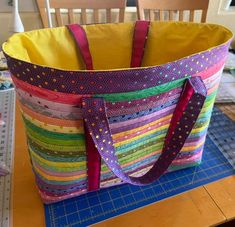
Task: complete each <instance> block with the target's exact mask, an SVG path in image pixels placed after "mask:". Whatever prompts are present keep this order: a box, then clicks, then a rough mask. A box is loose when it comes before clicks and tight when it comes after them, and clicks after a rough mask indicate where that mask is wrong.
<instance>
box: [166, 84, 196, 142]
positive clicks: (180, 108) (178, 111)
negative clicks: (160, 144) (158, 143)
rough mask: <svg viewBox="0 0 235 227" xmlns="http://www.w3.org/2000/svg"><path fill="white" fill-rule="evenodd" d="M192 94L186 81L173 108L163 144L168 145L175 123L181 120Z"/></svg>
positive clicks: (191, 88)
mask: <svg viewBox="0 0 235 227" xmlns="http://www.w3.org/2000/svg"><path fill="white" fill-rule="evenodd" d="M193 94H194V89H193V87H192V85H191V84H190V82H189V81H187V82H186V84H185V86H184V88H183V91H182V94H181V96H180V100H179V102H178V103H177V105H176V107H175V111H174V114H173V117H172V119H171V122H170V128H169V130H168V132H167V136H166V139H165V144H168V143H169V141H170V140H171V138H172V136H173V134H172V133H173V132H174V130H175V128H176V127H177V123H178V122H179V120H180V119H181V117H182V115H183V112H184V110H185V109H186V107H187V105H188V102H189V100H190V99H191V97H192V96H193Z"/></svg>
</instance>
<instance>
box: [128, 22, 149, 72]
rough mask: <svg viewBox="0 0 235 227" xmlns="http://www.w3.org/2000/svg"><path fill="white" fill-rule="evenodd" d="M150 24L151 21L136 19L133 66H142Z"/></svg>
mask: <svg viewBox="0 0 235 227" xmlns="http://www.w3.org/2000/svg"><path fill="white" fill-rule="evenodd" d="M149 25H150V21H136V23H135V29H134V37H133V47H132V57H131V68H134V67H140V66H141V62H142V59H143V55H144V48H145V44H146V38H147V36H148V30H149Z"/></svg>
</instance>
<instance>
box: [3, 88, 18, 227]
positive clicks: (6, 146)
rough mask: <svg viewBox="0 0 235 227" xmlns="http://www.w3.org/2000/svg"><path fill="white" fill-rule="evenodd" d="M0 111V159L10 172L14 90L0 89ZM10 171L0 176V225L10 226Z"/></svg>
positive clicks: (12, 142)
mask: <svg viewBox="0 0 235 227" xmlns="http://www.w3.org/2000/svg"><path fill="white" fill-rule="evenodd" d="M0 112H1V116H2V120H3V121H4V124H3V125H0V161H1V162H4V163H5V164H6V166H7V167H8V168H9V169H10V171H11V172H12V163H13V154H14V131H15V130H14V127H15V91H14V89H13V88H12V89H8V90H0ZM11 178H12V173H11V174H8V175H6V176H2V177H0V227H9V226H10V210H11V206H10V205H11V187H12V186H11Z"/></svg>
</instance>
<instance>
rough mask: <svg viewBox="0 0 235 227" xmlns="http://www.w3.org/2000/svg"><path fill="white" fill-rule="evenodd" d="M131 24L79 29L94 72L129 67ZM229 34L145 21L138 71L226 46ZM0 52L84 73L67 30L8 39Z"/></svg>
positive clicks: (207, 27)
mask: <svg viewBox="0 0 235 227" xmlns="http://www.w3.org/2000/svg"><path fill="white" fill-rule="evenodd" d="M134 25H135V23H133V22H130V23H117V24H96V25H86V26H83V28H84V30H85V32H86V34H87V38H88V42H89V47H90V52H91V55H92V59H93V65H94V69H95V70H110V69H124V68H125V69H126V68H130V61H131V54H132V41H133V32H134ZM232 36H233V35H232V33H231V31H229V30H228V29H227V28H225V27H223V26H220V25H214V24H199V23H187V22H157V21H156V22H151V24H150V28H149V34H148V38H147V42H146V47H145V53H144V57H143V61H142V67H148V66H156V65H161V64H165V63H168V62H171V61H175V60H178V59H181V58H184V57H187V56H190V55H193V54H197V53H199V52H203V51H207V50H209V49H211V48H214V47H216V46H219V45H222V44H224V43H226V42H228V41H229V40H230V39H231V38H232ZM3 51H4V52H5V53H6V54H7V55H9V56H10V57H13V58H15V59H18V60H22V61H26V62H30V63H33V64H36V65H41V66H47V67H50V68H57V69H62V70H76V71H77V70H85V65H84V63H83V60H82V57H81V55H80V53H79V50H78V48H77V46H76V43H75V41H74V39H73V37H72V35H71V34H70V32H69V31H68V29H67V27H59V28H51V29H40V30H34V31H30V32H25V33H18V34H14V35H13V36H12V37H10V38H9V39H8V41H7V42H5V43H4V44H3Z"/></svg>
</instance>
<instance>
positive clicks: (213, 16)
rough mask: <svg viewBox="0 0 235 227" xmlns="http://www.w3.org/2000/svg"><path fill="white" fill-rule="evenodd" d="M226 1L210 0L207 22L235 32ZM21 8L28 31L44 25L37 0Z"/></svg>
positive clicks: (3, 32)
mask: <svg viewBox="0 0 235 227" xmlns="http://www.w3.org/2000/svg"><path fill="white" fill-rule="evenodd" d="M192 1H193V0H192ZM195 1H196V0H195ZM224 1H225V0H210V4H209V9H208V15H207V22H209V23H216V24H221V25H224V26H226V27H228V28H229V29H231V30H232V31H233V32H234V34H235V7H234V8H233V9H231V10H229V11H224V10H223V3H224ZM7 2H8V0H0V44H1V43H3V42H4V41H5V40H6V39H7V38H8V37H9V36H10V35H11V34H10V32H9V25H10V21H11V7H9V6H8V5H7ZM19 8H20V12H21V13H20V15H21V18H22V21H23V24H24V27H25V30H26V31H28V30H33V29H38V28H41V27H42V24H41V20H40V16H39V14H38V12H37V6H36V2H35V0H19ZM128 11H129V10H128V9H127V13H126V21H133V20H135V19H136V13H135V12H128Z"/></svg>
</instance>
